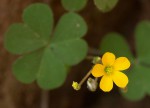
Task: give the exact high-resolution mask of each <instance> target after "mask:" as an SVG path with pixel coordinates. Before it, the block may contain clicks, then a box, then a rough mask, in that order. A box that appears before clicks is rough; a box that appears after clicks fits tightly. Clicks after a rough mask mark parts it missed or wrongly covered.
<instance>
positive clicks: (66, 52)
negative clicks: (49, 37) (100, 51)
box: [51, 39, 88, 65]
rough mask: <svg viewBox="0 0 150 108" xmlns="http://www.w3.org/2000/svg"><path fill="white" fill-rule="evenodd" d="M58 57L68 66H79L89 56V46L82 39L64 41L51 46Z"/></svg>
mask: <svg viewBox="0 0 150 108" xmlns="http://www.w3.org/2000/svg"><path fill="white" fill-rule="evenodd" d="M51 49H52V50H53V52H54V53H55V54H56V56H57V57H58V58H59V59H60V60H62V62H64V63H65V64H67V65H75V64H78V63H79V62H80V61H81V60H83V59H84V58H85V56H86V54H87V49H88V47H87V44H86V42H85V41H83V40H81V39H75V40H70V41H67V40H66V41H63V42H59V43H56V44H52V45H51Z"/></svg>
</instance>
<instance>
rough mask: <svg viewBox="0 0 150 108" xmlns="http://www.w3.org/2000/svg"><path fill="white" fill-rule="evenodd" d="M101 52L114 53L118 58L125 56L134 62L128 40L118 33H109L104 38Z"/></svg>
mask: <svg viewBox="0 0 150 108" xmlns="http://www.w3.org/2000/svg"><path fill="white" fill-rule="evenodd" d="M100 51H101V53H102V54H103V53H105V52H113V53H114V54H115V55H117V57H121V56H125V57H128V58H129V59H130V60H133V55H132V53H131V51H130V48H129V45H128V44H127V42H126V40H125V39H124V38H123V37H122V36H121V35H119V34H117V33H109V34H107V35H106V36H105V37H104V38H103V40H102V42H101V45H100Z"/></svg>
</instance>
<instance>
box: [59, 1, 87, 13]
mask: <svg viewBox="0 0 150 108" xmlns="http://www.w3.org/2000/svg"><path fill="white" fill-rule="evenodd" d="M87 1H88V0H61V3H62V5H63V7H64V8H65V9H66V10H69V11H79V10H81V9H82V8H84V7H85V5H86V3H87Z"/></svg>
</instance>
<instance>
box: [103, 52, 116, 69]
mask: <svg viewBox="0 0 150 108" xmlns="http://www.w3.org/2000/svg"><path fill="white" fill-rule="evenodd" d="M114 62H115V55H114V54H113V53H110V52H106V53H105V54H104V55H103V57H102V63H103V64H104V65H105V66H111V65H112V64H113V63H114Z"/></svg>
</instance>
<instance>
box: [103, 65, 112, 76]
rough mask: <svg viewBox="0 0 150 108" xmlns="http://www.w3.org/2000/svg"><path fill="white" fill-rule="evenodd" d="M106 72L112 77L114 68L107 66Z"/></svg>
mask: <svg viewBox="0 0 150 108" xmlns="http://www.w3.org/2000/svg"><path fill="white" fill-rule="evenodd" d="M104 71H105V72H106V74H108V75H110V74H111V73H112V71H113V67H112V66H106V67H105V69H104Z"/></svg>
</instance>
